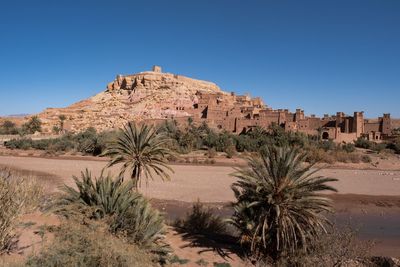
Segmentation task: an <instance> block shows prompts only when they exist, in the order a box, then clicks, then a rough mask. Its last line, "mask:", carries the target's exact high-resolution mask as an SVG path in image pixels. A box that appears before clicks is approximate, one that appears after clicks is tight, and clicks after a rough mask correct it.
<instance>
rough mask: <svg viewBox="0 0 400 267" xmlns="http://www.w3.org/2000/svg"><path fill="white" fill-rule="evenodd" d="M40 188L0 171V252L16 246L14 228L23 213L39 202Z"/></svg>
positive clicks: (25, 179) (29, 181)
mask: <svg viewBox="0 0 400 267" xmlns="http://www.w3.org/2000/svg"><path fill="white" fill-rule="evenodd" d="M41 197H42V188H41V186H40V185H39V184H38V183H37V182H36V181H35V180H34V179H28V178H22V177H21V176H17V175H16V174H15V173H13V172H11V171H10V170H7V169H1V170H0V206H1V209H0V251H1V252H3V253H4V252H7V251H9V250H11V249H12V248H13V247H14V245H16V232H15V228H16V225H17V224H18V220H19V218H20V217H21V215H23V214H24V213H29V212H32V211H33V210H34V209H35V208H36V207H37V206H38V205H39V202H40V199H41Z"/></svg>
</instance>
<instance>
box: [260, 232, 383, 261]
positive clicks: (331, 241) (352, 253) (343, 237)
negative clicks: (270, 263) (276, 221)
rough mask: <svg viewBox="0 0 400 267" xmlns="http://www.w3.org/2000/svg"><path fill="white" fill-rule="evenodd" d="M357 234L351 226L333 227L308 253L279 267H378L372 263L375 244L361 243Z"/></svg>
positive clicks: (293, 258) (291, 257) (291, 258)
mask: <svg viewBox="0 0 400 267" xmlns="http://www.w3.org/2000/svg"><path fill="white" fill-rule="evenodd" d="M357 234H358V231H357V230H355V229H354V228H352V227H351V226H350V225H348V226H345V227H343V228H338V227H336V226H333V227H332V228H331V229H330V231H329V232H328V233H327V234H325V235H321V238H320V239H318V240H316V241H317V242H316V243H315V244H314V245H313V247H312V248H311V249H310V250H309V251H308V252H307V253H299V254H295V255H291V256H290V257H287V258H283V259H282V260H281V262H279V263H278V266H310V267H314V266H315V267H319V266H321V263H323V266H368V267H372V266H376V265H373V264H372V263H371V261H370V256H371V248H372V247H373V245H374V244H373V242H370V241H360V240H358V239H357ZM350 263H351V264H353V265H349V264H350ZM279 264H280V265H279ZM260 266H261V265H260ZM264 266H265V265H264Z"/></svg>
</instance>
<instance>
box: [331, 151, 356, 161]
mask: <svg viewBox="0 0 400 267" xmlns="http://www.w3.org/2000/svg"><path fill="white" fill-rule="evenodd" d="M332 156H333V157H334V158H335V160H336V161H339V162H344V163H360V161H361V156H360V155H359V154H357V153H348V152H345V151H334V152H333V153H332Z"/></svg>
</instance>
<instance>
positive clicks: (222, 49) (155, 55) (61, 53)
mask: <svg viewBox="0 0 400 267" xmlns="http://www.w3.org/2000/svg"><path fill="white" fill-rule="evenodd" d="M145 2H146V1H138V2H135V1H125V2H124V1H40V0H38V1H18V0H16V1H3V2H2V3H1V7H0V34H1V41H0V114H1V115H6V114H19V113H35V112H39V111H41V110H43V109H44V108H46V107H63V106H67V105H69V104H72V103H74V102H76V101H79V100H81V99H83V98H87V97H89V96H92V95H94V94H96V93H98V92H100V91H102V90H104V89H105V86H106V84H107V83H108V82H110V81H112V80H113V79H114V78H115V75H116V74H118V73H121V74H130V73H135V72H139V71H144V70H149V69H150V68H151V66H152V65H154V64H157V65H161V66H162V67H163V69H164V70H165V71H166V72H172V73H177V74H182V75H186V76H189V77H194V78H199V79H204V80H209V81H213V82H215V83H217V84H218V85H219V86H220V87H221V88H222V89H224V90H226V91H235V92H237V93H246V92H247V93H251V95H253V96H261V97H262V98H263V99H264V101H265V103H266V104H268V105H269V106H272V107H273V108H289V109H291V110H294V109H295V108H297V107H301V108H303V109H305V111H306V113H307V114H312V113H315V114H317V115H322V114H324V113H329V114H333V113H335V112H336V111H344V112H347V113H352V112H353V111H355V110H363V111H365V112H366V115H367V116H369V117H376V116H378V115H381V114H382V113H383V112H390V113H392V116H394V117H400V109H399V99H400V1H397V0H385V1H379V0H376V1H368V0H359V1H357V0H346V1H340V0H336V1H320V0H318V1H297V0H293V1H284V0H282V1H266V0H260V1H238V0H226V1H223V0H213V1H207V0H201V1H187V0H185V1H174V0H171V1H156V0H154V1H151V2H149V4H145Z"/></svg>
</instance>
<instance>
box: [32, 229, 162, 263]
mask: <svg viewBox="0 0 400 267" xmlns="http://www.w3.org/2000/svg"><path fill="white" fill-rule="evenodd" d="M103 228H105V227H104V226H103V227H102V226H101V225H91V227H90V228H89V227H87V226H83V225H78V224H75V223H64V224H62V225H61V226H60V227H58V228H57V229H56V231H55V233H54V234H55V237H54V240H53V241H52V242H51V243H50V244H48V245H47V246H46V247H45V248H44V249H43V250H42V251H41V252H40V253H39V254H36V255H31V256H30V257H29V258H28V260H27V262H26V264H25V266H44V267H46V266H49V267H50V266H121V267H122V266H137V267H139V266H140V267H142V266H143V267H146V266H156V265H155V264H154V263H153V262H152V257H151V255H150V254H148V253H146V252H145V251H143V250H141V249H139V248H138V247H137V246H135V245H131V244H127V243H125V242H123V241H122V240H120V239H118V238H116V237H114V236H112V235H111V234H109V233H107V231H106V230H104V229H103Z"/></svg>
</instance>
